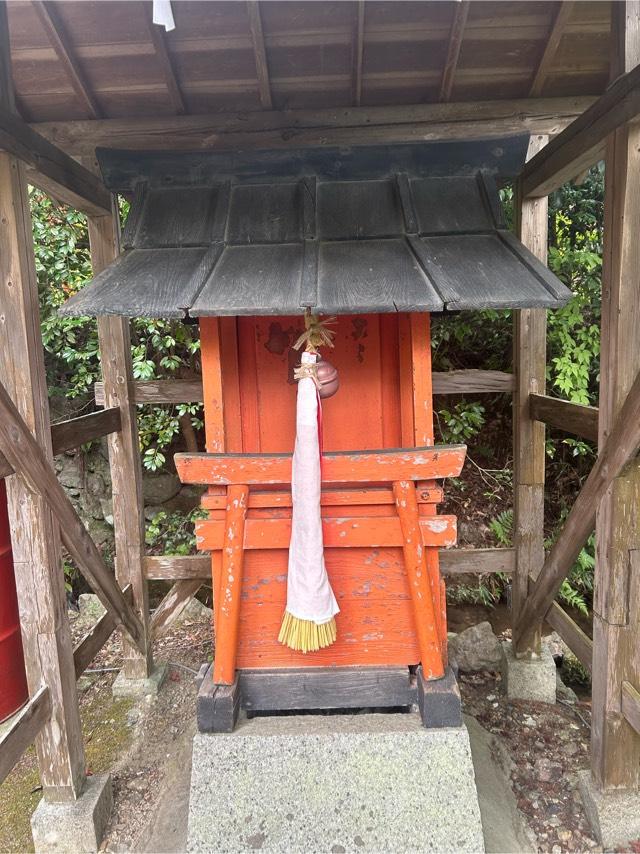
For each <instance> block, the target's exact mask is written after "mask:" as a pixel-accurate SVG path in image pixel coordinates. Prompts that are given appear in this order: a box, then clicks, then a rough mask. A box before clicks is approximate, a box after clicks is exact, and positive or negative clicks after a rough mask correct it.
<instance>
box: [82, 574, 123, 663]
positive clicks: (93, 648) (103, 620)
mask: <svg viewBox="0 0 640 854" xmlns="http://www.w3.org/2000/svg"><path fill="white" fill-rule="evenodd" d="M122 594H123V596H124V597H125V598H126V599H127V601H128V602H131V585H128V586H127V587H125V589H124V590H123V591H122ZM116 628H117V623H116V621H115V618H114V617H113V614H112V613H111V612H110V611H105V613H104V614H103V615H102V616H101V617H100V619H99V620H98V621H97V622H96V623H95V625H94V626H92V627H91V628H90V629H89V631H88V632H87V633H86V635H85V636H84V637H83V638H82V640H80V641H78V643H77V644H76V645H75V647H74V649H73V664H74V667H75V671H76V679H77V678H78V677H80V676H82V674H83V673H84V671H85V670H86V669H87V667H88V666H89V665H90V664H91V662H92V661H93V659H94V658H95V657H96V655H97V654H98V653H99V652H100V650H101V649H102V647H103V646H104V645H105V643H106V642H107V641H108V640H109V638H110V637H111V635H112V634H113V632H114V631H115V629H116Z"/></svg>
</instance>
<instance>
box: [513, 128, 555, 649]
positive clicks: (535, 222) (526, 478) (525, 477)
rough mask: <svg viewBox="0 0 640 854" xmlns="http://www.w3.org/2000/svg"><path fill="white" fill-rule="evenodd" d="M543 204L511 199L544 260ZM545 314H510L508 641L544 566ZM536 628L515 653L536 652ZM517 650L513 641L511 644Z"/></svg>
mask: <svg viewBox="0 0 640 854" xmlns="http://www.w3.org/2000/svg"><path fill="white" fill-rule="evenodd" d="M546 142H547V138H546V137H543V136H537V137H532V138H531V140H530V143H529V151H528V155H527V156H528V158H531V157H535V156H536V152H539V151H540V150H544V146H545V144H546ZM547 208H548V205H547V200H546V198H545V199H533V200H531V199H525V198H523V197H522V196H521V195H517V196H516V228H517V232H518V236H519V237H520V240H521V241H522V243H523V244H524V245H525V246H526V247H527V249H529V250H530V251H531V252H532V253H533V254H534V255H535V256H536V258H539V259H540V260H541V261H542V262H544V263H546V260H547ZM546 336H547V313H546V311H545V310H544V309H539V308H525V309H521V310H520V311H515V312H514V313H513V363H514V373H515V388H514V397H513V455H514V477H513V483H514V517H513V531H514V544H515V549H516V566H515V572H514V576H513V585H512V592H513V598H512V604H511V620H512V628H513V632H514V637H516V628H517V626H518V625H519V621H520V615H521V612H522V610H523V607H524V603H525V601H526V599H527V595H528V590H529V578H530V576H533V577H534V578H535V577H537V575H538V573H539V572H540V569H541V568H542V564H543V561H544V478H545V461H546V458H545V428H544V424H541V423H540V422H539V421H535V420H534V418H533V417H532V414H531V409H530V395H531V393H532V392H538V393H544V390H545V376H546V363H547V340H546ZM540 640H541V633H540V626H539V625H538V626H536V627H535V631H534V632H533V633H532V634H531V635H530V637H529V638H528V642H529V646H528V647H526V648H525V647H523V646H521V647H520V648H519V649H518V651H519V652H526V651H529V652H536V653H537V652H539V650H540ZM515 642H516V645H517V640H516V641H515Z"/></svg>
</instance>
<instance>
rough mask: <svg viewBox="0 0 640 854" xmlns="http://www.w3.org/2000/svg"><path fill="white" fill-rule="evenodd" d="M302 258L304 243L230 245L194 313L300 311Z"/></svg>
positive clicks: (275, 312) (197, 302)
mask: <svg viewBox="0 0 640 854" xmlns="http://www.w3.org/2000/svg"><path fill="white" fill-rule="evenodd" d="M302 261H303V244H302V243H300V244H296V243H289V244H266V245H265V244H263V245H260V246H227V248H226V249H225V250H224V252H223V253H222V256H221V258H220V260H219V261H218V263H217V264H216V266H215V267H214V269H213V272H212V273H211V275H210V276H209V277H208V278H207V281H206V282H205V285H204V287H203V288H202V291H201V292H200V295H199V296H198V298H197V299H196V300H195V302H194V303H193V305H192V307H191V312H190V313H191V314H192V315H193V316H194V317H206V316H207V315H212V314H213V315H236V314H238V315H239V314H250V315H253V314H299V313H300V312H301V308H300V280H301V275H302Z"/></svg>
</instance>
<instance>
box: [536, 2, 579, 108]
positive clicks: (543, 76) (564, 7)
mask: <svg viewBox="0 0 640 854" xmlns="http://www.w3.org/2000/svg"><path fill="white" fill-rule="evenodd" d="M573 5H574V4H573V2H570V0H561V2H560V3H558V8H557V9H556V13H555V15H554V18H553V23H552V25H551V30H550V31H549V35H548V37H547V43H546V44H545V47H544V51H543V52H542V56H541V57H540V62H539V63H538V67H537V69H536V73H535V74H534V77H533V81H532V83H531V88H530V89H529V97H530V98H537V97H539V96H540V95H541V93H542V90H543V89H544V84H545V83H546V80H547V77H548V75H549V70H550V68H551V66H552V65H553V61H554V59H555V57H556V54H557V52H558V47H559V45H560V40H561V39H562V36H563V35H564V31H565V28H566V26H567V22H568V20H569V18H570V17H571V13H572V11H573Z"/></svg>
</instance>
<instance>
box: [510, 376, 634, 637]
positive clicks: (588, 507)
mask: <svg viewBox="0 0 640 854" xmlns="http://www.w3.org/2000/svg"><path fill="white" fill-rule="evenodd" d="M639 447H640V373H638V375H637V376H636V379H635V381H634V383H633V385H632V386H631V389H630V391H629V394H628V395H627V398H626V400H625V402H624V404H623V406H622V408H621V410H620V413H619V415H618V417H617V418H616V420H615V423H614V425H613V428H612V430H611V432H610V433H609V435H608V436H607V439H606V441H605V442H604V443H603V445H602V447H601V448H600V453H599V455H598V458H597V460H596V462H595V465H594V466H593V468H592V469H591V472H590V473H589V477H588V478H587V479H586V481H585V483H584V485H583V487H582V489H581V490H580V493H579V494H578V497H577V499H576V500H575V502H574V505H573V507H572V508H571V512H570V513H569V515H568V517H567V520H566V522H565V524H564V527H563V529H562V531H561V532H560V536H559V537H558V539H557V540H556V542H555V543H554V545H553V547H552V549H551V551H550V552H549V554H548V555H547V558H546V560H545V562H544V566H543V567H542V570H541V572H540V574H539V576H538V578H537V580H535V581H532V582H531V583H530V586H529V596H528V597H527V600H526V602H525V603H524V606H523V608H522V609H521V614H520V620H519V623H518V626H517V628H516V629H515V631H514V641H515V642H516V644H522V643H523V642H524V641H526V640H527V639H528V638H529V637H530V635H531V633H532V631H533V630H534V629H535V626H536V625H537V624H538V623H539V622H540V621H541V620H542V619H543V618H544V617H545V615H546V613H547V612H548V610H549V608H550V607H551V605H552V604H553V601H554V599H555V598H556V596H557V595H558V591H559V590H560V587H561V585H562V582H563V581H564V579H565V578H566V576H567V573H568V572H569V570H570V569H571V567H572V566H573V563H574V561H575V560H576V558H577V557H578V555H579V554H580V550H581V548H582V547H583V545H584V543H585V541H586V539H587V537H588V536H589V534H590V533H591V531H593V528H594V525H595V518H596V509H597V508H598V505H599V504H600V501H601V500H602V498H603V497H604V495H605V493H606V492H607V490H608V489H609V487H610V486H611V484H612V482H613V480H614V479H615V478H616V477H617V476H618V475H619V474H620V472H621V471H622V469H623V468H624V466H625V465H626V464H627V463H628V462H629V460H630V459H632V458H633V457H634V456H635V454H636V452H637V450H638V448H639Z"/></svg>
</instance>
